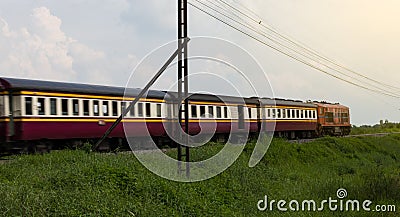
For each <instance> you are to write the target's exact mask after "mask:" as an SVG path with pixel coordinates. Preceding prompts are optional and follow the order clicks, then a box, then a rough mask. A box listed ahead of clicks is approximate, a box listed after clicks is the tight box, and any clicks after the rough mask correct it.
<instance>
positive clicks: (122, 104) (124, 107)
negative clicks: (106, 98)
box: [120, 101, 126, 115]
mask: <svg viewBox="0 0 400 217" xmlns="http://www.w3.org/2000/svg"><path fill="white" fill-rule="evenodd" d="M120 108H121V109H120V111H121V113H120V115H122V114H123V113H124V111H125V109H126V102H125V101H122V102H121V106H120Z"/></svg>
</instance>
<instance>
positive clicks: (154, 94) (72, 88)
mask: <svg viewBox="0 0 400 217" xmlns="http://www.w3.org/2000/svg"><path fill="white" fill-rule="evenodd" d="M139 92H140V89H135V88H130V89H128V91H127V89H126V88H123V87H112V86H101V85H91V84H79V83H66V82H54V81H44V80H31V79H20V78H6V77H0V152H2V153H3V152H12V151H35V150H38V149H47V150H51V149H58V148H60V147H61V146H79V145H82V144H83V143H85V142H87V141H92V142H93V141H95V140H96V139H99V138H100V137H101V136H102V135H103V134H104V132H105V131H106V130H107V129H108V128H109V127H110V126H111V125H112V124H113V123H114V121H115V120H116V119H117V118H118V117H119V116H120V115H121V113H122V111H124V110H125V108H127V106H128V103H129V102H130V101H131V100H133V99H134V98H135V95H138V93H139ZM127 93H129V94H128V95H127ZM175 99H176V93H173V92H168V91H159V90H150V91H148V93H147V96H146V97H145V98H143V99H140V100H139V102H138V103H137V104H136V105H135V106H134V107H132V108H131V109H130V111H129V112H128V113H127V115H126V117H125V118H124V119H123V121H122V122H123V123H121V124H119V125H118V126H117V127H116V128H115V130H114V131H112V133H111V134H110V135H109V136H108V138H107V140H106V143H105V144H106V145H105V147H106V148H115V147H114V146H119V145H122V144H123V143H124V142H126V137H127V136H129V137H137V138H138V140H137V141H140V138H141V137H142V136H144V135H145V134H146V133H147V134H148V133H149V134H150V135H151V137H152V138H153V140H154V141H156V142H157V144H163V143H164V144H165V143H168V142H170V141H171V139H170V138H169V136H168V132H167V130H166V127H165V126H166V125H168V120H171V116H172V114H173V112H174V109H173V105H174V103H175V102H174V101H176V100H175ZM187 112H188V115H189V118H190V123H189V133H190V134H191V135H196V134H197V133H199V131H200V130H201V131H205V132H207V130H208V123H210V124H211V123H212V124H214V128H213V130H212V132H211V128H210V133H213V134H214V135H213V138H214V139H217V140H225V141H226V140H227V136H228V135H229V134H230V133H232V132H234V133H235V135H241V133H245V132H249V133H250V134H251V135H257V133H259V132H260V130H261V129H262V126H263V124H264V125H265V124H266V123H272V124H273V125H274V128H272V129H269V128H268V127H267V128H265V130H273V131H274V132H273V133H274V135H276V136H279V137H285V138H288V139H298V138H314V137H320V136H325V135H330V136H344V135H348V134H349V133H350V130H351V124H350V111H349V108H348V107H346V106H344V105H340V104H339V103H327V102H317V101H300V100H290V99H277V98H267V97H266V98H260V97H248V98H241V97H234V96H217V95H208V94H191V95H190V97H189V111H187ZM123 125H125V126H128V128H129V129H133V130H129V135H127V134H126V132H125V131H124V126H123ZM143 126H145V127H143Z"/></svg>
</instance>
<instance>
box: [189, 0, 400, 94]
mask: <svg viewBox="0 0 400 217" xmlns="http://www.w3.org/2000/svg"><path fill="white" fill-rule="evenodd" d="M196 1H197V2H199V3H200V4H202V5H204V6H206V7H208V8H210V9H212V8H211V7H209V6H207V5H205V4H204V3H202V2H200V1H198V0H196ZM189 4H190V5H191V6H192V7H194V8H196V9H198V10H200V11H202V12H203V13H205V14H207V15H209V16H211V17H213V18H215V19H216V20H218V21H220V22H222V23H224V24H225V25H227V26H229V27H231V28H233V29H235V30H237V31H239V32H241V33H242V34H244V35H247V36H248V37H250V38H252V39H254V40H256V41H258V42H260V43H262V44H264V45H266V46H268V47H270V48H272V49H273V50H275V51H278V52H280V53H282V54H284V55H286V56H288V57H290V58H292V59H294V60H297V61H299V62H301V63H303V64H305V65H307V66H309V67H312V68H314V69H316V70H318V71H321V72H323V73H325V74H327V75H330V76H332V77H334V78H336V79H339V80H341V81H344V82H346V83H349V84H352V85H354V86H357V87H360V88H362V89H365V90H369V91H372V92H375V93H379V94H382V95H386V96H390V97H394V98H400V96H398V95H394V94H392V93H386V92H382V91H378V90H375V89H371V88H369V87H365V86H362V85H360V84H357V83H355V82H352V81H349V80H346V79H343V78H341V77H339V76H337V75H334V74H332V73H329V72H328V71H327V70H324V69H322V68H320V67H318V66H315V65H314V64H312V63H309V62H307V61H305V60H303V59H300V58H299V57H296V56H295V55H293V54H290V53H288V52H285V51H283V50H282V49H279V48H278V47H275V46H273V45H271V44H268V43H267V42H265V41H263V40H261V39H259V38H257V37H255V36H253V35H251V34H250V33H248V32H245V31H244V30H242V29H240V28H238V27H236V26H234V25H232V24H230V23H228V22H227V21H224V20H222V19H221V18H219V17H217V16H215V15H213V14H211V13H210V12H208V11H206V10H205V9H202V8H201V7H199V6H197V5H195V4H194V3H191V2H189ZM212 10H214V11H215V9H212ZM216 12H217V13H220V12H218V11H216ZM220 14H221V15H223V16H225V17H227V16H226V15H224V14H222V13H220ZM227 18H228V19H232V18H229V17H227ZM234 21H235V20H234ZM236 22H237V21H236ZM239 24H240V23H239ZM241 25H243V24H241ZM243 26H245V27H246V25H243ZM247 28H250V29H251V27H248V26H247ZM251 30H253V31H255V32H257V30H254V29H251ZM259 34H260V33H259ZM265 37H266V36H265ZM269 40H271V38H269ZM272 41H273V39H272ZM275 43H276V42H275ZM297 53H298V52H297ZM313 61H314V62H316V61H315V60H313ZM333 70H334V69H333Z"/></svg>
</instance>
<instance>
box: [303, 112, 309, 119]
mask: <svg viewBox="0 0 400 217" xmlns="http://www.w3.org/2000/svg"><path fill="white" fill-rule="evenodd" d="M304 111H305V113H304V118H305V119H308V115H309V113H308V110H304Z"/></svg>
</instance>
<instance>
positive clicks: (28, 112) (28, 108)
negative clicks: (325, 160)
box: [24, 96, 33, 115]
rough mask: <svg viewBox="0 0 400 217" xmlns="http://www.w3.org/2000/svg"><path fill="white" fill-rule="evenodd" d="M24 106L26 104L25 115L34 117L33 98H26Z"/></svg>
mask: <svg viewBox="0 0 400 217" xmlns="http://www.w3.org/2000/svg"><path fill="white" fill-rule="evenodd" d="M27 99H29V100H27ZM28 102H29V105H28ZM24 104H25V115H33V97H31V96H25V97H24Z"/></svg>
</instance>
